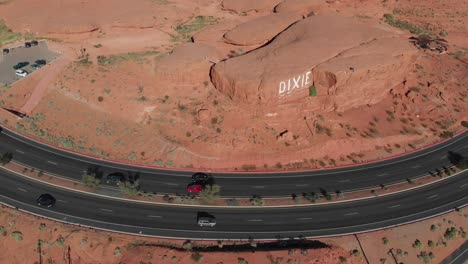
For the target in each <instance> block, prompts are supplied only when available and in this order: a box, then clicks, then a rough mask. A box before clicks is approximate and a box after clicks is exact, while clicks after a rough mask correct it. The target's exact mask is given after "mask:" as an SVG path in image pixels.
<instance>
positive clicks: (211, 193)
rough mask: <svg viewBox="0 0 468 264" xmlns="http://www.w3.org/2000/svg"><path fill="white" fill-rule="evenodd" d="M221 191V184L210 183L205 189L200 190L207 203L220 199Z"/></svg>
mask: <svg viewBox="0 0 468 264" xmlns="http://www.w3.org/2000/svg"><path fill="white" fill-rule="evenodd" d="M220 191H221V187H220V186H219V185H216V184H214V185H209V186H206V187H205V189H203V191H201V192H200V198H201V199H202V200H203V201H204V202H205V203H212V202H214V201H216V200H217V199H219V197H220V194H219V192H220Z"/></svg>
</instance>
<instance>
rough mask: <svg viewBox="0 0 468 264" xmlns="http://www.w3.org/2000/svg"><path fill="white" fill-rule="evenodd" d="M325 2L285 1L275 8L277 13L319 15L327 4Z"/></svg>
mask: <svg viewBox="0 0 468 264" xmlns="http://www.w3.org/2000/svg"><path fill="white" fill-rule="evenodd" d="M325 3H326V2H325V1H324V0H284V1H282V2H281V3H279V4H278V5H277V6H275V9H274V11H275V12H276V13H291V12H295V13H299V14H302V15H310V14H314V13H315V14H317V11H318V10H319V9H320V8H321V7H322V6H323V5H324V4H325Z"/></svg>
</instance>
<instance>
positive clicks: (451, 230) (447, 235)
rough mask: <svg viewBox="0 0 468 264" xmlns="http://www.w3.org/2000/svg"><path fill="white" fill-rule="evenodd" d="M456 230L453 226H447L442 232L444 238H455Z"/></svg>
mask: <svg viewBox="0 0 468 264" xmlns="http://www.w3.org/2000/svg"><path fill="white" fill-rule="evenodd" d="M457 235H458V230H457V229H456V228H455V227H451V228H447V230H445V233H444V238H445V239H447V240H452V239H455V238H457Z"/></svg>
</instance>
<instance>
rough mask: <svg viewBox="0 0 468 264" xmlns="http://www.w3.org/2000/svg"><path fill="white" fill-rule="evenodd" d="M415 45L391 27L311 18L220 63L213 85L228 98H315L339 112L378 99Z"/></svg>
mask: <svg viewBox="0 0 468 264" xmlns="http://www.w3.org/2000/svg"><path fill="white" fill-rule="evenodd" d="M414 52H415V48H413V47H411V45H410V44H408V42H407V40H406V39H400V38H399V37H398V35H396V33H394V31H393V30H392V29H390V28H387V27H384V26H380V25H374V26H372V25H368V24H364V23H361V22H359V21H357V20H355V19H352V18H342V17H334V16H312V17H308V18H306V19H304V20H301V21H299V22H297V23H296V24H294V25H292V26H291V27H289V28H288V29H287V30H285V31H284V32H283V33H281V34H279V35H278V36H277V37H276V38H275V39H274V40H273V41H271V43H269V44H268V45H266V46H264V47H262V48H259V49H257V50H255V51H252V52H250V53H248V54H246V55H243V56H240V57H236V58H233V59H229V60H226V61H222V62H220V63H218V64H216V65H215V66H214V67H213V68H212V70H211V76H212V82H213V84H214V85H215V87H216V88H217V89H218V90H219V91H221V92H222V93H224V94H225V95H226V96H228V97H229V98H231V99H232V100H235V101H238V102H241V103H249V104H252V103H256V104H263V105H278V104H285V103H289V102H293V101H297V100H300V99H302V100H315V101H316V103H317V104H326V105H322V106H321V107H320V108H322V109H336V110H344V109H349V108H352V107H356V106H359V105H364V104H372V103H376V102H378V101H379V100H381V98H382V96H383V95H384V94H385V93H387V92H388V91H389V90H390V89H391V86H392V85H393V84H394V83H397V82H401V79H402V78H403V75H404V69H405V67H406V64H407V63H408V58H409V57H410V56H411V55H412V54H414Z"/></svg>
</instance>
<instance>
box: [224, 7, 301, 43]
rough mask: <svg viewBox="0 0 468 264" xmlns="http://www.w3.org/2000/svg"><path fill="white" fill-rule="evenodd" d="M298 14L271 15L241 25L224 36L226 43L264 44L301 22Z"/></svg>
mask: <svg viewBox="0 0 468 264" xmlns="http://www.w3.org/2000/svg"><path fill="white" fill-rule="evenodd" d="M301 18H302V16H301V15H298V14H297V13H281V14H271V15H267V16H263V17H259V18H257V19H254V20H250V21H248V22H246V23H243V24H240V25H238V26H237V27H235V28H233V29H232V30H230V31H229V32H227V33H226V34H225V35H224V38H225V40H226V42H228V43H231V44H234V45H241V46H248V45H256V44H264V43H266V42H268V41H270V40H271V39H272V38H273V37H274V36H276V35H278V34H279V33H280V32H281V31H283V30H284V29H286V28H287V27H288V26H290V25H291V24H292V23H294V22H296V21H298V20H300V19H301Z"/></svg>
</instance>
